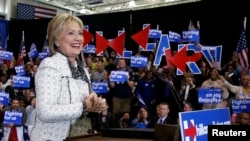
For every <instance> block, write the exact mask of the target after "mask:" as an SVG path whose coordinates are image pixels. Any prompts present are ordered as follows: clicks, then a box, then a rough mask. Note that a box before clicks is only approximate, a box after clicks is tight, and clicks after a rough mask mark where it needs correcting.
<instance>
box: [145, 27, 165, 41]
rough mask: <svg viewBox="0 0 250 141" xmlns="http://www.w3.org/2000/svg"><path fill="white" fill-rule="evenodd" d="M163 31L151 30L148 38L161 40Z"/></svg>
mask: <svg viewBox="0 0 250 141" xmlns="http://www.w3.org/2000/svg"><path fill="white" fill-rule="evenodd" d="M161 34H162V31H161V30H158V29H150V30H149V33H148V38H153V39H160V38H161Z"/></svg>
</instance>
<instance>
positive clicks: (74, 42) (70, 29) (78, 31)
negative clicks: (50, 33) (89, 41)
mask: <svg viewBox="0 0 250 141" xmlns="http://www.w3.org/2000/svg"><path fill="white" fill-rule="evenodd" d="M83 41H84V38H83V29H82V28H81V27H80V25H79V24H78V23H76V22H72V23H71V24H69V25H68V26H65V27H64V28H63V29H62V32H61V34H60V35H59V38H58V39H57V40H56V41H55V44H56V45H57V46H58V47H59V50H60V51H61V52H62V53H64V54H65V55H66V56H68V57H69V58H75V57H77V56H78V55H79V54H80V52H81V51H82V45H83Z"/></svg>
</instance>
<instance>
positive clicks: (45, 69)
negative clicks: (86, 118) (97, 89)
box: [31, 53, 89, 141]
mask: <svg viewBox="0 0 250 141" xmlns="http://www.w3.org/2000/svg"><path fill="white" fill-rule="evenodd" d="M85 72H87V71H86V70H85ZM88 77H89V76H88ZM35 86H36V87H35V89H36V112H37V117H36V122H35V125H34V127H33V130H32V131H31V141H63V140H64V139H65V138H66V137H67V136H68V134H69V130H70V125H71V124H72V123H73V122H74V121H75V120H76V119H77V118H79V117H80V116H81V114H82V110H83V109H82V108H83V105H82V102H81V101H82V100H83V98H84V96H87V95H89V88H88V83H86V82H84V81H82V80H75V79H73V78H72V75H71V71H70V68H69V65H68V60H67V58H66V57H65V56H64V55H62V54H61V53H56V54H55V55H53V56H52V57H48V58H45V59H44V60H43V61H42V62H41V64H40V65H39V68H38V71H37V73H36V75H35Z"/></svg>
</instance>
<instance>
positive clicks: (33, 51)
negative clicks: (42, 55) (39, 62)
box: [28, 43, 38, 58]
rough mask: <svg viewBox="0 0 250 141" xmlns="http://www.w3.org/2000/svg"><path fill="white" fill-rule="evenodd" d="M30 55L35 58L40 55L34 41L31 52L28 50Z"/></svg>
mask: <svg viewBox="0 0 250 141" xmlns="http://www.w3.org/2000/svg"><path fill="white" fill-rule="evenodd" d="M28 55H29V57H30V58H35V57H37V56H38V50H37V48H36V45H35V44H34V43H33V44H32V45H31V48H30V52H28Z"/></svg>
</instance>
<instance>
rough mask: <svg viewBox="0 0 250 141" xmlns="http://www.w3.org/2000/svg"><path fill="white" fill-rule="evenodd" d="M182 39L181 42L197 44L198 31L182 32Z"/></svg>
mask: <svg viewBox="0 0 250 141" xmlns="http://www.w3.org/2000/svg"><path fill="white" fill-rule="evenodd" d="M182 39H183V42H199V40H200V32H199V30H191V31H183V32H182Z"/></svg>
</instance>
